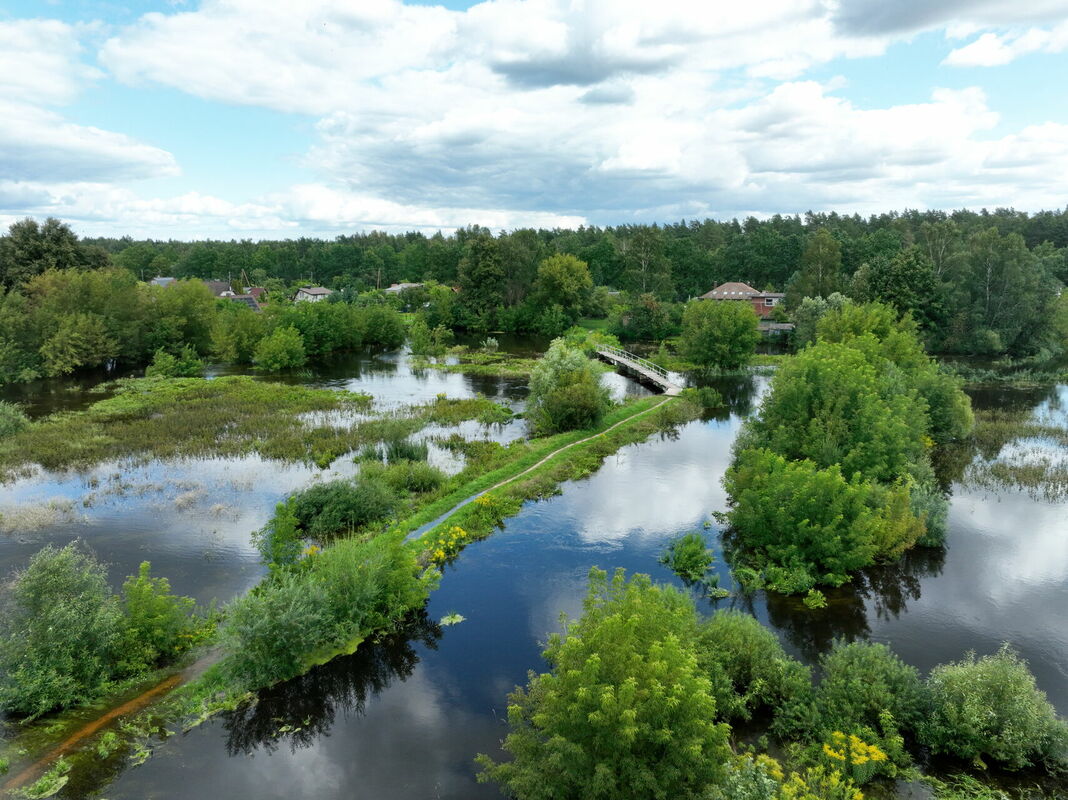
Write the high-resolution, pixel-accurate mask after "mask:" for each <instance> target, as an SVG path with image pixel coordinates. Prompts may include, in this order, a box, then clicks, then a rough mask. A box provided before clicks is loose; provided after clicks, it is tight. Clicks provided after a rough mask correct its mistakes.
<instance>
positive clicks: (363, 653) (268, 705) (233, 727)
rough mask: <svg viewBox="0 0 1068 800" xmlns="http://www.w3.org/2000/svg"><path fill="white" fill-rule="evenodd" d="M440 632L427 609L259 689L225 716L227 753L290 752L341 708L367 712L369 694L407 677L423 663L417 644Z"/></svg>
mask: <svg viewBox="0 0 1068 800" xmlns="http://www.w3.org/2000/svg"><path fill="white" fill-rule="evenodd" d="M440 637H441V628H440V626H438V624H437V623H435V622H433V621H431V620H430V618H429V617H428V616H427V615H426V614H425V613H420V614H416V615H413V617H412V618H411V619H409V620H408V621H407V622H406V623H405V624H404V625H403V626H402V627H401V628H400V629H399V630H398V631H396V632H395V633H393V634H392V635H390V636H387V637H384V638H382V639H380V640H378V641H375V642H367V643H365V644H363V645H361V646H360V648H359V649H358V650H357V651H356V653H354V654H353V655H350V656H345V657H343V658H336V659H334V660H333V661H331V662H329V663H327V664H324V665H321V666H318V667H316V668H314V669H313V670H311V671H310V672H308V673H307V674H306V675H302V676H301V677H299V678H296V679H294V680H291V681H286V682H285V683H281V684H279V685H277V686H274V687H272V688H270V689H267V690H265V691H263V692H261V693H260V695H259V697H258V699H257V700H256V701H255V702H253V703H249V704H247V705H245V706H243V707H241V708H239V709H237V710H236V711H232V712H230V713H228V714H226V715H224V717H223V727H224V728H225V730H226V733H227V738H226V750H227V752H228V753H229V754H230V755H237V754H238V753H244V754H246V755H251V754H252V753H253V752H254V751H256V750H262V751H263V752H265V753H267V754H270V753H273V752H274V751H275V750H277V749H278V747H279V745H280V744H282V743H285V744H286V745H288V746H289V749H290V750H291V751H296V750H297V749H298V748H307V747H311V746H312V745H313V744H314V743H315V741H316V740H317V739H318V738H319V737H320V736H325V735H327V734H328V733H329V732H330V729H331V728H332V727H333V725H334V721H335V719H336V718H337V715H338V712H341V713H342V714H344V715H345V716H346V717H357V716H363V714H364V712H365V708H366V704H367V700H368V698H369V697H371V696H373V695H376V694H378V693H379V692H382V691H384V690H385V689H388V688H389V687H390V685H392V684H393V682H394V681H397V680H401V681H403V680H405V679H407V678H408V677H409V676H410V675H411V674H412V671H413V670H414V669H415V667H416V665H417V664H418V663H419V654H418V652H417V650H416V645H421V646H422V647H423V648H428V649H434V648H436V646H437V641H438V639H439V638H440Z"/></svg>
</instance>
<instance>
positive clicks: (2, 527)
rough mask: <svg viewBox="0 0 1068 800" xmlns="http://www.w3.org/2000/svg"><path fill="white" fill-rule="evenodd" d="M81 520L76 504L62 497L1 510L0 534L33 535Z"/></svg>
mask: <svg viewBox="0 0 1068 800" xmlns="http://www.w3.org/2000/svg"><path fill="white" fill-rule="evenodd" d="M79 518H80V517H79V515H78V514H77V513H76V512H75V511H74V503H73V502H72V501H71V500H68V499H66V498H62V497H60V498H54V499H52V500H46V501H45V502H42V503H36V504H34V505H19V506H5V507H3V508H0V533H7V534H11V533H33V532H35V531H39V530H42V529H44V528H50V527H52V526H53V525H60V524H67V523H72V522H77V521H78V520H79Z"/></svg>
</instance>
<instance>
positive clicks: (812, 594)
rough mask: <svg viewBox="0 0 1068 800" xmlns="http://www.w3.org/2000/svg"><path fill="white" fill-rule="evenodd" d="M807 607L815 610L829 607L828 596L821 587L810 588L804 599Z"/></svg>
mask: <svg viewBox="0 0 1068 800" xmlns="http://www.w3.org/2000/svg"><path fill="white" fill-rule="evenodd" d="M803 602H804V604H805V608H810V609H812V610H813V611H818V610H819V609H821V608H826V607H827V596H826V595H824V593H823V592H821V591H820V590H819V589H809V590H808V594H806V595H805V599H804V601H803Z"/></svg>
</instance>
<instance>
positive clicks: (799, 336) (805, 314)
mask: <svg viewBox="0 0 1068 800" xmlns="http://www.w3.org/2000/svg"><path fill="white" fill-rule="evenodd" d="M850 302H852V301H851V300H850V299H849V298H848V297H846V296H845V295H844V294H842V293H841V292H832V293H831V294H830V295H829V296H828V297H806V298H804V299H803V300H802V301H801V303H800V305H798V306H797V308H795V309H794V310H793V312H792V314H791V319H793V322H794V347H796V348H797V349H798V350H800V349H801V348H802V347H804V346H805V345H808V344H812V342H814V341H816V323H818V322H819V320H820V317H822V316H823V315H824V314H826V313H827V312H828V311H830V310H833V309H836V308H841V307H842V306H844V305H846V304H848V303H850Z"/></svg>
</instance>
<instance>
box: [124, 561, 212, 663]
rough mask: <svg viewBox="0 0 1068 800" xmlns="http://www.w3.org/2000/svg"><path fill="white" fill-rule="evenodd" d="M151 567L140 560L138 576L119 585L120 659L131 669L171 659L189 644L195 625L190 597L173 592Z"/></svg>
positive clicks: (168, 584) (193, 604) (192, 602)
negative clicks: (122, 626)
mask: <svg viewBox="0 0 1068 800" xmlns="http://www.w3.org/2000/svg"><path fill="white" fill-rule="evenodd" d="M151 569H152V568H151V565H150V564H149V562H147V561H142V562H141V566H140V568H139V569H138V572H137V575H136V576H133V575H131V576H130V577H129V578H127V579H126V582H125V583H124V584H123V585H122V606H123V611H124V612H125V617H126V642H125V645H124V647H123V660H124V661H126V662H127V663H128V665H129V667H130V668H131V669H130V671H136V670H138V669H140V668H141V667H142V666H144V665H146V664H148V665H152V664H158V663H159V662H161V661H164V660H168V659H173V658H174V657H175V656H177V655H178V654H179V653H181V652H182V651H184V650H186V649H187V648H188V647H189V645H190V643H191V642H192V639H193V635H194V633H195V631H196V628H197V622H198V620H197V618H196V617H195V615H194V609H195V605H196V604H195V602H194V601H193V599H192V598H190V597H180V596H178V595H176V594H174V593H173V592H172V591H171V584H170V581H168V580H167V579H166V578H153V577H152V574H151Z"/></svg>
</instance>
